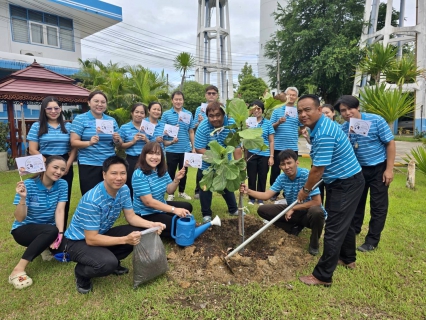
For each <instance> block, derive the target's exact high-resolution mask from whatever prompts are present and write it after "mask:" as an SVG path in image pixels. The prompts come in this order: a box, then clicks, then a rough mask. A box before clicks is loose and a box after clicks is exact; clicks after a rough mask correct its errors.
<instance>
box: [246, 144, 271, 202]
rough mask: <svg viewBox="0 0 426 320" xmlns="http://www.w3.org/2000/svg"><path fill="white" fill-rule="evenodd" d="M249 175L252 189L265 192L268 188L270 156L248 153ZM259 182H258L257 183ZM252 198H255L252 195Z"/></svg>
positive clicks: (249, 183)
mask: <svg viewBox="0 0 426 320" xmlns="http://www.w3.org/2000/svg"><path fill="white" fill-rule="evenodd" d="M247 159H250V160H249V161H247V175H248V187H249V189H251V190H255V191H259V192H265V190H266V179H267V177H268V171H269V166H268V160H269V157H268V156H259V155H256V154H253V153H251V152H248V153H247ZM256 182H257V183H256ZM249 198H250V200H254V198H253V197H250V196H249Z"/></svg>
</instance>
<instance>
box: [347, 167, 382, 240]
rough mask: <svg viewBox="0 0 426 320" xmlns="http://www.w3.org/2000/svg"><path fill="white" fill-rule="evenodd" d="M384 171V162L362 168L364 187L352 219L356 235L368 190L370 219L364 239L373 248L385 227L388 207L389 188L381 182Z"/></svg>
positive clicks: (359, 229) (362, 216)
mask: <svg viewBox="0 0 426 320" xmlns="http://www.w3.org/2000/svg"><path fill="white" fill-rule="evenodd" d="M385 170H386V162H382V163H380V164H377V165H375V166H370V167H362V174H363V176H364V179H365V186H364V190H363V192H362V195H361V199H360V200H359V203H358V207H357V208H356V211H355V216H354V219H353V227H354V229H355V233H357V234H358V233H360V232H361V227H362V224H363V222H364V214H365V205H366V202H367V195H368V190H370V215H371V218H370V223H369V227H368V233H367V236H366V237H365V243H368V244H371V245H373V246H375V247H377V244H378V243H379V241H380V234H381V233H382V231H383V229H384V227H385V222H386V217H387V214H388V207H389V197H388V190H389V186H386V185H385V183H384V182H383V173H384V172H385Z"/></svg>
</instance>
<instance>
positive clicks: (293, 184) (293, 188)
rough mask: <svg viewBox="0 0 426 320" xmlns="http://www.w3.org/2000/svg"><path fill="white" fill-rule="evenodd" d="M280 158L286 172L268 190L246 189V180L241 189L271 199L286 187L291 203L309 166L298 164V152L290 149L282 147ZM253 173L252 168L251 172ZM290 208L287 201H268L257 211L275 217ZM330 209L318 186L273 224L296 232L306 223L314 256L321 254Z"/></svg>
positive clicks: (286, 195) (289, 202)
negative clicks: (280, 202)
mask: <svg viewBox="0 0 426 320" xmlns="http://www.w3.org/2000/svg"><path fill="white" fill-rule="evenodd" d="M278 160H279V161H280V163H279V167H280V169H281V170H282V171H283V172H284V173H281V174H280V175H279V176H278V177H277V179H276V180H275V182H274V184H273V185H272V186H271V188H270V189H269V190H267V191H265V192H258V191H254V190H250V189H247V186H246V185H245V184H242V185H241V187H240V192H244V193H247V194H248V195H249V196H251V197H253V198H256V199H260V200H268V199H270V198H271V197H272V196H274V195H275V194H276V193H279V192H281V190H284V194H285V197H286V200H287V203H288V204H291V203H293V202H294V201H296V200H297V194H298V193H299V190H300V189H302V188H303V186H304V185H305V183H306V180H308V175H309V170H308V169H304V168H298V164H299V161H298V160H297V154H296V153H295V152H294V151H293V150H290V149H287V150H283V151H281V152H280V153H279V154H278ZM249 174H250V172H249ZM285 208H287V205H286V204H269V205H263V206H259V209H257V213H258V214H259V216H261V217H262V218H263V219H265V220H268V221H270V220H272V219H273V218H275V217H276V216H277V215H278V214H279V213H280V212H282V211H283V210H284V209H285ZM326 217H327V212H326V211H325V210H324V208H323V206H322V205H321V194H320V191H319V189H318V188H316V189H314V190H312V191H311V192H310V193H309V196H308V197H307V198H306V200H305V201H304V202H303V203H299V204H296V205H295V206H294V207H293V208H292V209H290V210H289V211H288V212H287V213H286V214H285V215H284V216H283V217H281V218H280V219H278V220H277V221H275V223H274V225H275V226H277V227H280V228H282V229H284V231H285V232H287V233H289V234H292V235H295V236H297V235H298V234H299V233H300V231H301V230H302V229H303V228H304V227H307V228H309V229H311V230H312V232H311V239H310V243H309V249H308V251H309V253H310V254H312V255H313V256H316V255H317V254H318V248H319V238H320V237H321V233H322V228H323V227H324V219H325V218H326Z"/></svg>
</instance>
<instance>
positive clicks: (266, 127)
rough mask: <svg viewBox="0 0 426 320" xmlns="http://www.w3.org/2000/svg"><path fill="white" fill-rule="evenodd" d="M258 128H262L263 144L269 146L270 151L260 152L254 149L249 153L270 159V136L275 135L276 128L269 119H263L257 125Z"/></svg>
mask: <svg viewBox="0 0 426 320" xmlns="http://www.w3.org/2000/svg"><path fill="white" fill-rule="evenodd" d="M257 127H258V128H262V131H263V132H262V137H263V143H264V144H266V145H267V146H268V149H266V150H264V151H260V150H259V149H252V150H249V152H251V153H254V154H257V155H259V156H264V157H269V156H270V152H269V151H270V150H269V135H271V134H275V130H274V127H273V126H272V124H271V121H269V120H268V119H265V118H262V121H260V122H259V123H258V124H257ZM259 151H260V152H259Z"/></svg>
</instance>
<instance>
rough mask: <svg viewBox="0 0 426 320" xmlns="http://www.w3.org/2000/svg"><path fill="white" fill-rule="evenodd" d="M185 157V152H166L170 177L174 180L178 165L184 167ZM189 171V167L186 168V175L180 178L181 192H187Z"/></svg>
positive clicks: (180, 167)
mask: <svg viewBox="0 0 426 320" xmlns="http://www.w3.org/2000/svg"><path fill="white" fill-rule="evenodd" d="M184 158H185V153H173V152H166V161H167V171H168V172H169V176H170V178H172V180H173V179H174V178H175V175H176V170H177V168H178V165H179V170H180V169H182V167H183V159H184ZM187 173H188V168H185V176H184V177H183V178H182V179H180V182H179V192H185V186H186V175H187Z"/></svg>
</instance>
